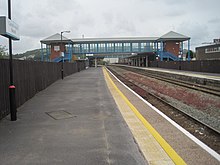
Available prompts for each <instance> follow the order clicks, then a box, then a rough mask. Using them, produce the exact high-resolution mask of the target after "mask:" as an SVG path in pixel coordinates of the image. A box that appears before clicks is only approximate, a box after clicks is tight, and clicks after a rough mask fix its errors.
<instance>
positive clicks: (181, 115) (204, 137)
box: [108, 67, 220, 153]
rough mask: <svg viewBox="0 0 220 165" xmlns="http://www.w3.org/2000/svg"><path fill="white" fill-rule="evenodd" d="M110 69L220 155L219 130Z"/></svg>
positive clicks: (110, 68) (111, 68)
mask: <svg viewBox="0 0 220 165" xmlns="http://www.w3.org/2000/svg"><path fill="white" fill-rule="evenodd" d="M108 69H109V70H110V71H111V72H112V73H113V74H114V75H115V76H116V77H118V78H119V79H120V80H121V81H122V82H123V83H125V84H126V85H127V86H129V87H130V88H131V89H132V90H134V91H135V92H136V93H138V94H139V95H140V96H141V97H143V98H144V99H145V100H147V101H148V102H150V103H151V104H152V105H154V106H155V107H157V108H158V109H159V110H160V111H162V112H163V113H164V114H166V115H167V116H168V117H170V118H171V119H172V120H174V121H175V122H176V123H178V124H179V125H181V126H182V127H183V128H185V129H186V130H187V131H189V132H190V133H191V134H193V135H194V136H195V137H197V138H198V139H200V140H201V141H203V142H204V143H206V144H207V145H208V146H210V148H212V149H213V150H215V151H216V152H218V153H220V143H219V139H220V132H219V131H218V130H216V129H215V128H213V127H212V126H210V125H207V124H206V123H203V122H201V121H200V120H199V119H197V118H195V117H193V116H192V115H190V114H188V113H185V112H184V111H182V110H181V109H179V108H177V107H175V106H173V105H171V104H170V103H168V102H167V101H165V100H164V99H162V98H160V97H158V96H156V95H155V94H153V93H150V92H149V91H146V90H145V89H144V88H143V87H142V86H141V85H140V84H135V82H132V81H129V80H127V79H126V78H125V77H123V76H122V75H120V74H118V73H117V71H116V70H114V67H108ZM123 69H124V68H123ZM129 69H130V68H129ZM129 71H130V70H129ZM133 71H134V70H133ZM135 73H137V72H135ZM141 73H142V72H141ZM145 76H146V75H145Z"/></svg>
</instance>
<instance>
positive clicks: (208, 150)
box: [106, 68, 220, 161]
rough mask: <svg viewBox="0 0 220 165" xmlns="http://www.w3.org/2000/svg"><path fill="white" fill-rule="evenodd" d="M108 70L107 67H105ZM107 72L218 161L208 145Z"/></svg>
mask: <svg viewBox="0 0 220 165" xmlns="http://www.w3.org/2000/svg"><path fill="white" fill-rule="evenodd" d="M106 69H107V70H108V68H106ZM108 72H109V73H110V74H111V75H112V76H113V77H114V78H115V79H116V80H117V81H118V82H120V83H121V84H122V85H123V86H124V87H125V88H127V89H128V90H129V91H131V92H132V93H133V94H134V95H135V96H137V97H138V98H139V99H141V100H142V101H143V102H144V103H146V104H147V105H148V106H149V107H151V108H152V109H153V110H154V111H156V112H157V113H158V114H160V115H161V116H162V117H163V118H165V119H166V120H167V121H168V122H170V123H171V124H172V125H173V126H175V127H176V128H177V129H179V130H180V131H181V132H182V133H184V134H185V135H186V136H187V137H189V138H190V139H191V140H192V141H194V142H195V143H196V144H198V145H199V146H200V147H202V148H203V149H204V150H205V151H207V152H208V153H209V154H210V155H212V156H213V157H214V158H216V159H217V160H218V161H220V155H219V154H218V153H217V152H215V151H214V150H213V149H211V148H210V147H209V146H207V145H206V144H205V143H203V142H202V141H200V140H199V139H197V138H196V137H195V136H193V135H192V134H191V133H189V132H188V131H187V130H185V129H184V128H183V127H181V126H180V125H179V124H177V123H176V122H175V121H173V120H172V119H170V118H169V117H168V116H166V115H165V114H164V113H162V112H161V111H160V110H158V109H157V108H156V107H154V106H153V105H152V104H150V103H149V102H147V101H146V100H145V99H143V98H142V97H141V96H140V95H138V94H137V93H136V92H135V91H133V90H132V89H131V88H129V87H128V86H127V85H125V84H124V83H123V82H122V81H121V80H119V79H118V78H117V77H116V76H115V75H114V74H113V73H112V72H111V71H110V70H108Z"/></svg>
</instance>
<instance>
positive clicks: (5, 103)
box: [0, 60, 85, 119]
mask: <svg viewBox="0 0 220 165" xmlns="http://www.w3.org/2000/svg"><path fill="white" fill-rule="evenodd" d="M13 67H14V68H13V71H14V85H15V86H16V105H17V107H19V106H20V105H22V104H23V103H25V102H26V101H27V100H28V99H30V98H32V97H33V96H34V95H35V94H36V93H37V92H39V91H41V90H43V89H45V88H46V87H48V86H49V85H50V84H52V83H53V82H55V81H56V80H58V79H60V78H61V63H52V62H36V61H19V60H14V61H13ZM83 69H85V62H83V61H80V62H74V63H64V76H68V75H70V74H72V73H75V72H78V71H81V70H83ZM8 87H9V61H8V60H0V119H2V118H3V117H5V116H6V115H7V114H9V112H10V107H9V89H8Z"/></svg>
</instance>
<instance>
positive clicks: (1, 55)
mask: <svg viewBox="0 0 220 165" xmlns="http://www.w3.org/2000/svg"><path fill="white" fill-rule="evenodd" d="M6 50H7V49H6V47H5V46H2V45H0V59H2V58H4V57H5V56H6V52H5V51H6Z"/></svg>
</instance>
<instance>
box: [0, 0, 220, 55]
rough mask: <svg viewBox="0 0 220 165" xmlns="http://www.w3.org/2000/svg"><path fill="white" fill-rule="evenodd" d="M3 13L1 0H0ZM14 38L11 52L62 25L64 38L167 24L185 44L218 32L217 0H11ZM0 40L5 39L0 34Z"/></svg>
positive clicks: (130, 32) (163, 29)
mask: <svg viewBox="0 0 220 165" xmlns="http://www.w3.org/2000/svg"><path fill="white" fill-rule="evenodd" d="M0 15H6V16H7V0H0ZM12 19H13V20H14V21H15V22H16V23H17V24H19V28H20V35H21V36H20V38H21V39H20V41H14V42H13V49H14V50H13V52H14V53H21V52H25V51H27V50H32V49H36V48H40V40H41V39H44V38H47V37H49V36H51V35H53V34H55V33H60V32H61V31H63V30H70V31H71V33H70V34H64V36H66V37H68V38H79V37H82V35H84V36H85V37H134V36H142V37H145V36H146V37H160V36H162V35H163V34H165V33H167V32H169V31H171V30H173V31H176V32H178V33H181V34H184V35H186V36H189V37H191V44H192V45H191V47H192V48H193V49H194V47H196V46H198V45H201V43H203V42H211V41H212V40H213V38H220V0H181V1H180V0H179V1H178V0H12ZM0 45H6V46H7V45H8V43H7V39H5V38H4V37H2V36H0Z"/></svg>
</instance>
